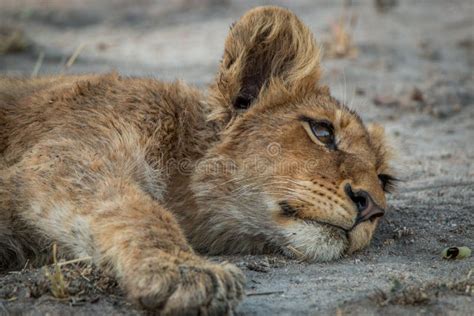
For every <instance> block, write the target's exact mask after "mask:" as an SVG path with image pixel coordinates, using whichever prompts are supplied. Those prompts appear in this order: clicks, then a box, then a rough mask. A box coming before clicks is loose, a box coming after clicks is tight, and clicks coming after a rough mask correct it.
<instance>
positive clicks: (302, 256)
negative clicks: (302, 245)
mask: <svg viewBox="0 0 474 316" xmlns="http://www.w3.org/2000/svg"><path fill="white" fill-rule="evenodd" d="M286 248H288V249H289V250H290V251H291V252H293V254H295V255H296V257H297V259H298V260H299V261H300V262H303V261H306V260H307V257H306V255H305V254H304V253H302V252H301V251H299V250H298V249H296V248H295V247H293V246H286Z"/></svg>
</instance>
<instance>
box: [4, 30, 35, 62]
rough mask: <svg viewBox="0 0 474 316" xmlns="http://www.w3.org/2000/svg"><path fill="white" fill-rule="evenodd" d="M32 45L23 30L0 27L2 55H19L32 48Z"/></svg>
mask: <svg viewBox="0 0 474 316" xmlns="http://www.w3.org/2000/svg"><path fill="white" fill-rule="evenodd" d="M30 45H31V43H30V41H29V40H28V38H27V37H26V35H25V33H24V32H23V30H22V29H20V28H17V27H13V26H7V25H3V26H0V55H5V54H12V53H19V52H22V51H25V50H26V49H27V48H28V47H30Z"/></svg>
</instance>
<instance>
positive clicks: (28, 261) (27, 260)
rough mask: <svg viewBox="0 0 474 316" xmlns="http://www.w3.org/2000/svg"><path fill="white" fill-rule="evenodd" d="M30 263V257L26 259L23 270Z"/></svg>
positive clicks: (22, 270)
mask: <svg viewBox="0 0 474 316" xmlns="http://www.w3.org/2000/svg"><path fill="white" fill-rule="evenodd" d="M28 263H30V259H26V262H25V265H24V266H23V269H21V272H24V271H25V270H26V267H27V266H28Z"/></svg>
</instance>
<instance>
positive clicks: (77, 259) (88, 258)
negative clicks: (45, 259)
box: [58, 256, 92, 267]
mask: <svg viewBox="0 0 474 316" xmlns="http://www.w3.org/2000/svg"><path fill="white" fill-rule="evenodd" d="M87 260H92V257H91V256H87V257H82V258H76V259H72V260H68V261H63V262H59V263H58V266H60V267H62V266H65V265H67V264H71V263H76V262H81V261H87Z"/></svg>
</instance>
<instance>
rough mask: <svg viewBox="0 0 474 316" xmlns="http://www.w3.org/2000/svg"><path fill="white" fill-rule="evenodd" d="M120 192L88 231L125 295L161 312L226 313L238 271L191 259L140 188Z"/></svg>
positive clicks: (167, 217) (171, 224)
mask: <svg viewBox="0 0 474 316" xmlns="http://www.w3.org/2000/svg"><path fill="white" fill-rule="evenodd" d="M121 191H122V192H120V193H119V192H118V193H119V194H120V195H121V197H119V196H117V199H114V200H112V201H108V202H107V201H106V202H104V204H103V206H102V207H103V209H101V210H100V212H98V213H97V214H96V215H94V216H93V218H92V221H91V225H92V227H91V228H92V231H93V235H94V236H95V240H96V242H97V246H98V247H99V249H100V250H101V252H102V253H101V256H100V258H101V260H109V261H110V263H111V265H112V267H113V268H114V269H115V271H116V273H117V277H118V278H119V280H120V281H121V283H122V285H123V287H124V288H125V290H126V291H127V293H128V296H129V297H130V298H131V299H132V300H133V301H135V302H137V303H139V304H140V305H142V306H143V307H145V308H150V309H160V310H163V311H164V312H165V313H176V312H180V311H181V312H182V311H184V310H193V311H200V312H207V313H209V312H210V313H215V314H224V313H228V312H229V311H231V310H232V309H233V307H234V306H235V305H236V303H237V302H238V301H239V300H240V298H241V297H242V295H243V289H242V286H243V276H242V274H241V272H240V271H239V270H238V269H237V268H236V267H234V266H233V265H230V264H227V265H217V264H212V263H209V262H207V261H206V260H204V259H203V258H200V257H198V256H196V255H195V254H194V253H193V251H192V250H191V249H190V247H189V245H188V244H187V241H186V240H185V238H184V236H183V234H182V233H181V230H180V228H179V227H178V224H177V222H176V221H175V219H174V218H173V216H172V214H170V213H169V212H168V211H167V210H165V209H164V208H162V207H161V206H160V205H159V204H158V203H156V202H154V201H153V200H151V199H150V198H149V197H148V196H145V195H143V194H141V192H140V190H136V189H135V188H133V187H124V188H122V190H121ZM104 263H105V262H104Z"/></svg>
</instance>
